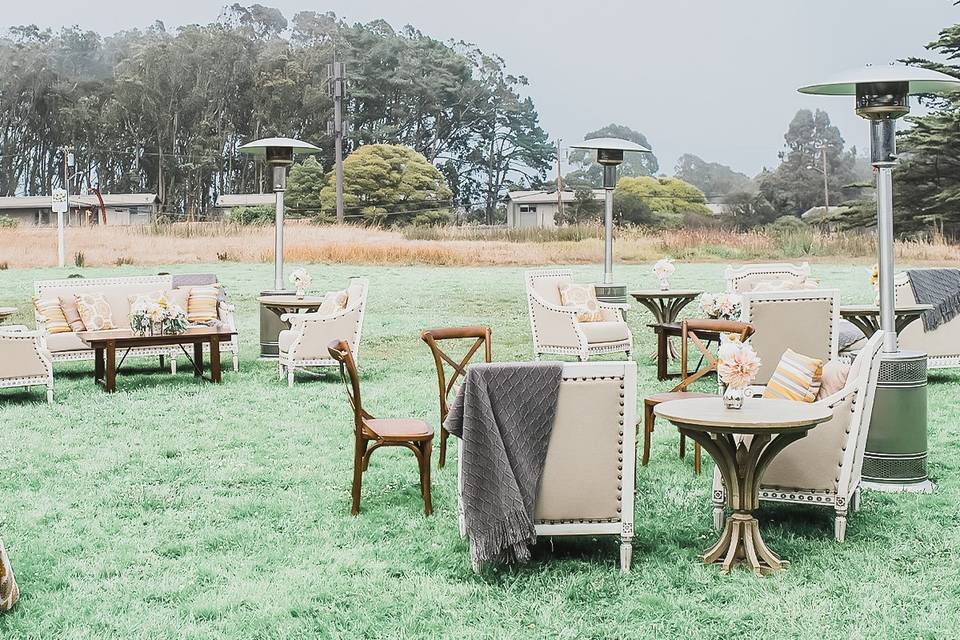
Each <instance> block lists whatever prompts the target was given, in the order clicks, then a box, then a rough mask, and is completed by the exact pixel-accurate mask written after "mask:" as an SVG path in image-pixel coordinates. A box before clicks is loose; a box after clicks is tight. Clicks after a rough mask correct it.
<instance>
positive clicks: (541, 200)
mask: <svg viewBox="0 0 960 640" xmlns="http://www.w3.org/2000/svg"><path fill="white" fill-rule="evenodd" d="M507 197H509V198H510V201H511V202H517V203H520V204H548V203H551V202H553V203H555V202H556V201H557V192H556V191H544V190H539V191H510V192H509V193H507ZM593 197H594V198H595V199H598V200H599V199H601V198H602V197H603V189H594V190H593ZM561 199H562V201H563V202H573V201H574V200H575V199H576V193H575V192H573V191H570V190H569V189H566V190H564V191H563V192H562V193H561Z"/></svg>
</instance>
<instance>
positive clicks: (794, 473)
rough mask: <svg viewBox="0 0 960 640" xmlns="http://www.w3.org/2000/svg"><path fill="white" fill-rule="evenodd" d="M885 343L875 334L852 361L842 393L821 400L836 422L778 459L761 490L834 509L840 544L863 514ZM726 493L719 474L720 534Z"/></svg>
mask: <svg viewBox="0 0 960 640" xmlns="http://www.w3.org/2000/svg"><path fill="white" fill-rule="evenodd" d="M759 334H760V332H759V331H758V332H757V335H759ZM882 342H883V338H882V334H881V333H880V332H877V333H876V334H874V335H873V337H871V338H870V339H869V340H868V341H867V343H866V346H865V347H864V348H863V349H861V350H860V352H859V354H858V355H857V357H856V359H855V360H854V361H853V365H852V366H851V367H850V372H849V374H848V376H847V382H846V384H845V385H844V387H843V389H841V390H840V391H838V392H836V393H834V394H833V395H831V396H828V397H826V398H823V399H821V400H817V403H818V404H823V405H826V406H827V407H830V409H831V410H832V411H833V418H832V419H831V420H830V421H829V422H825V423H823V424H821V425H819V426H817V427H815V428H814V429H812V430H811V431H810V432H809V433H808V434H807V435H806V437H804V438H801V439H800V440H797V441H796V442H794V443H792V444H790V445H789V446H788V447H787V448H786V449H784V450H783V451H782V452H781V453H780V454H779V455H778V456H777V457H776V458H774V459H773V461H772V462H771V463H770V466H769V467H767V470H766V471H765V473H764V475H763V484H762V485H761V486H760V499H761V500H766V501H771V502H791V503H796V504H808V505H815V506H819V507H827V508H833V510H834V514H835V521H834V537H835V538H836V540H837V542H843V539H844V536H845V535H846V530H847V515H848V513H849V511H851V510H852V511H859V510H860V471H861V469H862V468H863V450H864V447H865V446H866V443H867V432H868V430H869V428H870V416H871V412H872V410H873V400H874V394H875V392H876V388H877V376H878V374H879V371H880V352H881V349H880V348H881V346H882ZM725 490H726V489H725V487H724V486H723V480H722V478H721V477H720V474H719V472H714V477H713V514H714V518H713V522H714V526H715V527H716V528H717V529H719V528H720V527H721V526H722V525H723V521H724V504H725V497H724V496H725V493H724V492H725Z"/></svg>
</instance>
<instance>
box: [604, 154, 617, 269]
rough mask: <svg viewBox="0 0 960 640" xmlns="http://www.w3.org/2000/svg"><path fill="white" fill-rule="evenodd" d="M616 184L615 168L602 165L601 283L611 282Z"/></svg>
mask: <svg viewBox="0 0 960 640" xmlns="http://www.w3.org/2000/svg"><path fill="white" fill-rule="evenodd" d="M616 186H617V168H616V167H615V166H610V165H604V167H603V190H604V196H605V198H604V200H605V205H606V206H605V209H604V213H603V284H613V190H614V189H615V188H616Z"/></svg>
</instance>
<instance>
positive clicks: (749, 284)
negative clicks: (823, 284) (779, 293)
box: [724, 262, 810, 293]
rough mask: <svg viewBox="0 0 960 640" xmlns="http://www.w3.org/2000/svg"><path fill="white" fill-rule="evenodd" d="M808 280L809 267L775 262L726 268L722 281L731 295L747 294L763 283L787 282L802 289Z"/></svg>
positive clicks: (805, 264)
mask: <svg viewBox="0 0 960 640" xmlns="http://www.w3.org/2000/svg"><path fill="white" fill-rule="evenodd" d="M809 278H810V265H809V264H808V263H806V262H804V263H803V264H789V263H786V262H775V263H770V264H745V265H743V266H741V267H727V270H726V271H725V272H724V280H726V281H727V291H730V292H732V293H747V292H748V291H753V288H754V287H755V286H757V285H758V284H760V283H761V282H763V283H784V282H788V283H791V284H794V285H796V286H797V287H802V285H803V283H805V282H807V281H808V280H809Z"/></svg>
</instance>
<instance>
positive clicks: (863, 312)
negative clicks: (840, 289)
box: [840, 304, 933, 338]
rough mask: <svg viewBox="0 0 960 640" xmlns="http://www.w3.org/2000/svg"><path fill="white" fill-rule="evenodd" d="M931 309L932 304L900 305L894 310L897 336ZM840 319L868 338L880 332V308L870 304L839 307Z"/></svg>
mask: <svg viewBox="0 0 960 640" xmlns="http://www.w3.org/2000/svg"><path fill="white" fill-rule="evenodd" d="M930 309H933V305H932V304H908V305H900V306H898V307H897V308H896V309H895V310H894V316H895V317H894V329H895V330H896V332H897V333H898V334H899V333H900V332H901V331H903V329H904V327H906V326H907V325H908V324H910V323H911V322H913V321H914V320H917V319H919V318H920V316H922V315H923V314H924V313H925V312H927V311H929V310H930ZM840 317H841V318H843V319H844V320H849V321H850V322H851V324H853V325H854V326H856V327H857V329H860V331H863V335H865V336H867V337H868V338H869V337H870V336H872V335H873V334H875V333H876V332H877V331H879V330H880V307H878V306H876V305H872V304H845V305H842V306H841V307H840Z"/></svg>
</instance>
